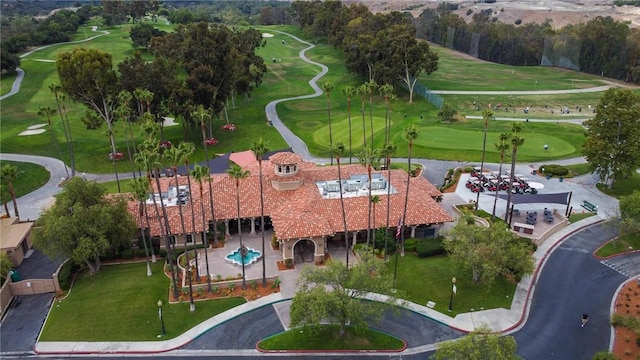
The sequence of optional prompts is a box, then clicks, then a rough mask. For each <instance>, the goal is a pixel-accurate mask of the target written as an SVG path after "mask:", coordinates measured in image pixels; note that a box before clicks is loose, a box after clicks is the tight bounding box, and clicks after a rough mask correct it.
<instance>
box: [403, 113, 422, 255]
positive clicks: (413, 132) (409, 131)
mask: <svg viewBox="0 0 640 360" xmlns="http://www.w3.org/2000/svg"><path fill="white" fill-rule="evenodd" d="M419 133H420V131H419V130H418V128H416V126H415V125H411V126H410V127H408V128H405V129H404V134H405V137H406V139H407V141H409V157H408V158H407V166H408V171H407V191H406V194H405V197H404V209H403V210H402V226H403V227H404V225H405V223H406V220H407V205H408V204H409V184H410V183H411V151H412V150H413V141H414V140H415V139H416V138H417V137H418V134H419ZM400 242H401V244H400V251H401V254H400V255H401V256H404V231H402V235H401V240H400Z"/></svg>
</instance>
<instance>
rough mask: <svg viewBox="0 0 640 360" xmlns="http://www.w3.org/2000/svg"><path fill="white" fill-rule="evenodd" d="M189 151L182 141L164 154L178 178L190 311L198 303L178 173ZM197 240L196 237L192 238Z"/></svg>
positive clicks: (178, 196) (179, 210)
mask: <svg viewBox="0 0 640 360" xmlns="http://www.w3.org/2000/svg"><path fill="white" fill-rule="evenodd" d="M191 147H193V144H191ZM187 151H188V145H185V143H180V144H179V145H178V146H172V147H170V148H169V149H167V150H166V151H165V153H164V155H165V156H166V159H167V161H168V162H169V163H170V164H171V168H172V170H173V177H174V178H175V180H176V196H177V203H178V212H179V214H180V227H181V230H182V234H185V239H184V247H185V252H184V256H185V257H186V258H187V270H186V271H187V282H188V284H189V311H192V312H193V311H195V310H196V305H195V303H194V302H193V286H192V283H191V261H190V258H189V251H188V250H189V249H188V244H187V236H186V227H185V225H184V214H183V212H182V198H183V196H186V195H185V194H181V193H180V182H179V179H178V178H179V177H180V175H179V174H178V166H179V165H180V164H181V163H182V162H183V161H184V159H185V158H186V156H187ZM191 240H193V241H194V242H195V239H191Z"/></svg>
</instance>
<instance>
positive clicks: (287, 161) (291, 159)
mask: <svg viewBox="0 0 640 360" xmlns="http://www.w3.org/2000/svg"><path fill="white" fill-rule="evenodd" d="M269 161H271V163H272V164H275V165H291V164H299V163H301V162H302V157H301V156H300V155H298V154H295V153H290V152H281V153H277V154H273V155H271V157H269Z"/></svg>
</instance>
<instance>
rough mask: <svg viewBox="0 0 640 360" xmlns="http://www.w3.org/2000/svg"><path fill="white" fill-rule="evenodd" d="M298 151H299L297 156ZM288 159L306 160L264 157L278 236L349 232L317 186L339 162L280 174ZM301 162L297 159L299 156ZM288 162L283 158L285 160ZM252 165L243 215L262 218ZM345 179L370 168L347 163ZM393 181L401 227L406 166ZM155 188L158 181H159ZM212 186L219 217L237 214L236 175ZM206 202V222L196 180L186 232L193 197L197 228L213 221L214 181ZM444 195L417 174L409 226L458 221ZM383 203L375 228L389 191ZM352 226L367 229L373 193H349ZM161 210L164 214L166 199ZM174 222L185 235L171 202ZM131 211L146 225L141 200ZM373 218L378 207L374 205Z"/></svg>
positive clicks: (267, 199)
mask: <svg viewBox="0 0 640 360" xmlns="http://www.w3.org/2000/svg"><path fill="white" fill-rule="evenodd" d="M292 155H293V156H292ZM274 158H275V161H278V162H280V161H285V163H286V164H292V162H290V161H292V160H296V159H299V160H300V161H302V159H301V158H300V157H299V156H298V155H296V154H292V153H278V154H275V155H273V156H271V157H270V160H268V161H267V160H264V161H263V162H262V167H263V175H264V176H263V179H262V181H263V189H264V215H265V216H270V217H271V220H272V223H273V226H274V230H275V233H276V236H277V237H278V238H280V239H292V238H303V237H309V236H321V235H327V236H330V235H333V234H335V233H339V232H343V231H344V225H343V222H342V210H341V206H340V199H339V198H337V199H323V198H322V196H321V195H320V192H319V191H318V189H317V187H316V184H315V183H316V182H317V181H326V180H337V178H338V169H337V167H336V166H333V167H329V166H322V167H318V166H316V165H315V164H312V163H306V162H300V163H298V164H297V167H298V170H299V173H298V174H296V175H294V176H290V177H286V178H284V177H277V176H276V175H275V172H274V168H275V165H274V163H273V162H272V161H273V159H274ZM294 162H295V161H294ZM280 164H283V163H280ZM245 168H246V169H247V170H250V172H251V175H250V176H249V177H247V178H245V179H242V180H240V184H239V194H240V215H241V217H243V218H252V217H254V218H258V217H259V216H260V182H259V181H260V179H259V176H258V174H259V166H258V162H257V161H255V160H254V161H253V163H250V164H247V165H246V166H245ZM340 171H341V175H342V178H343V179H348V178H349V177H350V176H351V175H366V174H367V171H366V168H364V167H363V166H361V165H355V164H354V165H343V166H341V170H340ZM373 173H380V174H382V175H383V176H384V177H385V178H386V177H387V174H388V173H387V171H374V172H373ZM274 179H277V180H278V181H280V182H283V181H291V180H303V185H302V186H301V187H300V188H299V189H296V190H286V191H278V190H275V189H274V188H273V187H272V185H271V182H272V181H274ZM159 181H160V187H161V189H163V191H166V190H167V189H168V188H169V187H170V186H175V178H160V179H159ZM178 181H179V183H180V185H184V184H187V177H186V176H183V177H178ZM390 181H391V184H392V186H393V187H394V188H395V189H396V190H397V193H395V194H391V195H390V200H389V202H390V215H389V218H390V219H389V225H390V226H392V227H395V226H396V225H397V223H398V219H399V218H400V217H401V216H402V213H403V209H404V198H405V193H406V189H407V187H406V186H407V185H406V183H407V173H406V172H405V171H403V170H391V178H390ZM152 186H153V188H154V189H155V188H156V183H155V181H153V185H152ZM212 188H213V198H214V211H215V218H216V220H218V221H220V220H228V219H236V218H237V216H238V213H237V203H236V194H237V192H236V185H235V180H234V179H232V178H230V177H229V176H228V175H227V174H220V175H212ZM202 190H203V192H202V199H203V200H202V201H204V215H205V219H206V221H205V222H204V223H203V221H202V207H201V204H202V203H201V200H200V199H201V197H200V195H201V194H200V189H199V185H198V183H197V182H196V181H194V180H193V179H191V201H189V202H188V203H187V204H186V205H183V206H182V215H183V217H184V219H185V220H184V221H185V230H186V232H187V233H188V232H191V231H192V224H191V214H192V210H191V203H192V202H193V205H194V206H193V213H194V214H195V228H196V231H200V230H201V229H203V228H204V226H206V225H207V222H208V219H211V218H212V215H211V210H210V206H209V186H208V184H207V183H206V182H205V183H204V184H203V189H202ZM439 195H441V193H440V191H438V189H437V188H436V187H435V186H433V185H432V184H431V183H429V181H427V180H426V179H425V178H423V177H418V178H411V185H410V187H409V201H408V205H407V218H406V219H405V225H407V226H411V225H422V224H438V223H444V222H449V221H452V219H451V217H450V216H449V214H448V213H447V212H446V211H445V210H444V209H443V208H442V207H441V206H440V205H439V204H438V203H437V202H436V201H435V200H434V199H433V198H434V197H437V196H439ZM379 197H380V202H379V203H378V204H377V205H376V206H375V224H372V227H382V226H386V222H387V215H386V214H387V195H386V194H384V195H379ZM344 204H345V212H346V218H347V227H348V230H349V231H361V230H366V229H367V227H368V220H367V217H368V206H369V201H368V197H367V196H361V197H350V198H344ZM146 207H147V211H148V212H149V215H150V217H151V233H152V234H153V235H155V236H158V235H160V233H161V228H160V226H161V224H160V223H159V222H158V216H157V214H156V210H155V208H154V205H153V204H148V205H146ZM158 208H159V213H160V216H162V211H161V209H160V204H159V203H158ZM165 209H166V211H167V216H168V218H169V226H170V229H171V232H172V233H175V234H181V233H183V231H182V224H181V222H180V209H179V207H178V206H166V207H165ZM129 211H130V212H131V213H132V214H133V215H134V216H135V217H136V219H137V221H138V224H139V225H140V226H145V227H146V225H144V224H145V220H144V218H143V219H139V218H138V216H137V214H138V203H137V201H131V202H130V203H129ZM372 221H373V207H372Z"/></svg>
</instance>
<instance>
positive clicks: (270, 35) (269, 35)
mask: <svg viewBox="0 0 640 360" xmlns="http://www.w3.org/2000/svg"><path fill="white" fill-rule="evenodd" d="M262 37H273V34H269V33H262Z"/></svg>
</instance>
